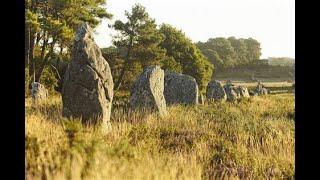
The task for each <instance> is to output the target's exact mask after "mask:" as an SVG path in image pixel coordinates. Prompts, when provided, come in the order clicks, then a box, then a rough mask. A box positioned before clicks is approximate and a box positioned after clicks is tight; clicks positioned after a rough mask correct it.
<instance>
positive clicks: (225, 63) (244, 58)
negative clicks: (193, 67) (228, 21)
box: [196, 37, 261, 69]
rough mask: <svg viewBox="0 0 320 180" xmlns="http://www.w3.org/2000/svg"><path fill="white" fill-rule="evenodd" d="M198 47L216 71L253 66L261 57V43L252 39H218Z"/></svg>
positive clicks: (199, 43) (199, 44)
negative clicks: (240, 66)
mask: <svg viewBox="0 0 320 180" xmlns="http://www.w3.org/2000/svg"><path fill="white" fill-rule="evenodd" d="M196 45H197V47H198V48H199V49H200V50H201V52H202V53H203V54H204V55H205V56H206V57H207V58H208V59H209V61H210V62H211V63H212V64H214V66H215V68H216V69H224V68H232V67H236V66H239V65H247V64H252V63H255V61H258V60H259V59H260V56H261V48H260V43H259V42H258V41H257V40H255V39H252V38H248V39H244V38H239V39H237V38H235V37H229V38H224V37H218V38H210V39H208V40H207V41H206V42H198V43H196Z"/></svg>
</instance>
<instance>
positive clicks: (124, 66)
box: [114, 36, 133, 91]
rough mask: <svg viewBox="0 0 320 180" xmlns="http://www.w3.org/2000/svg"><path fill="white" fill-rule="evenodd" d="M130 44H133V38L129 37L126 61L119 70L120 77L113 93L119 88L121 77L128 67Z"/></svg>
mask: <svg viewBox="0 0 320 180" xmlns="http://www.w3.org/2000/svg"><path fill="white" fill-rule="evenodd" d="M132 43H133V36H131V37H130V43H129V46H128V51H127V54H126V61H125V63H124V65H123V68H122V70H121V73H120V76H119V78H118V80H117V82H116V84H115V87H114V91H118V89H119V88H120V86H121V83H122V80H123V76H124V74H125V72H126V70H127V68H128V65H129V60H130V55H131V48H132Z"/></svg>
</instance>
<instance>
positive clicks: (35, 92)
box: [31, 82, 48, 101]
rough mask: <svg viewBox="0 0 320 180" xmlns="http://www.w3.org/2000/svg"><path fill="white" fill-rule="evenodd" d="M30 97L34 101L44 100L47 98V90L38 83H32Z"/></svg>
mask: <svg viewBox="0 0 320 180" xmlns="http://www.w3.org/2000/svg"><path fill="white" fill-rule="evenodd" d="M31 97H32V99H33V100H34V101H38V100H44V99H46V98H47V97H48V90H47V89H46V88H45V87H44V85H42V84H40V83H39V82H32V83H31Z"/></svg>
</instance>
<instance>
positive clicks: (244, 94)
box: [236, 86, 250, 98]
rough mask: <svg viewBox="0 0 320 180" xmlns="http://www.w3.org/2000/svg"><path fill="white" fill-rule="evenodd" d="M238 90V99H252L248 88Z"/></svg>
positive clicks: (238, 88) (239, 87)
mask: <svg viewBox="0 0 320 180" xmlns="http://www.w3.org/2000/svg"><path fill="white" fill-rule="evenodd" d="M236 90H237V93H238V97H244V98H248V97H250V95H249V91H248V89H247V88H246V87H243V86H238V87H237V88H236Z"/></svg>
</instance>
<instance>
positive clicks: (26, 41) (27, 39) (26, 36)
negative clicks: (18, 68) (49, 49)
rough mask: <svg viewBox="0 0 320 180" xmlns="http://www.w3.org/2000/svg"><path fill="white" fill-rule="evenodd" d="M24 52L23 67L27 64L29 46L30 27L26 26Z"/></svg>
mask: <svg viewBox="0 0 320 180" xmlns="http://www.w3.org/2000/svg"><path fill="white" fill-rule="evenodd" d="M24 46H25V47H24V53H25V61H24V67H25V68H26V67H28V66H29V62H30V61H29V48H30V29H29V28H28V27H26V28H25V44H24Z"/></svg>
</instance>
